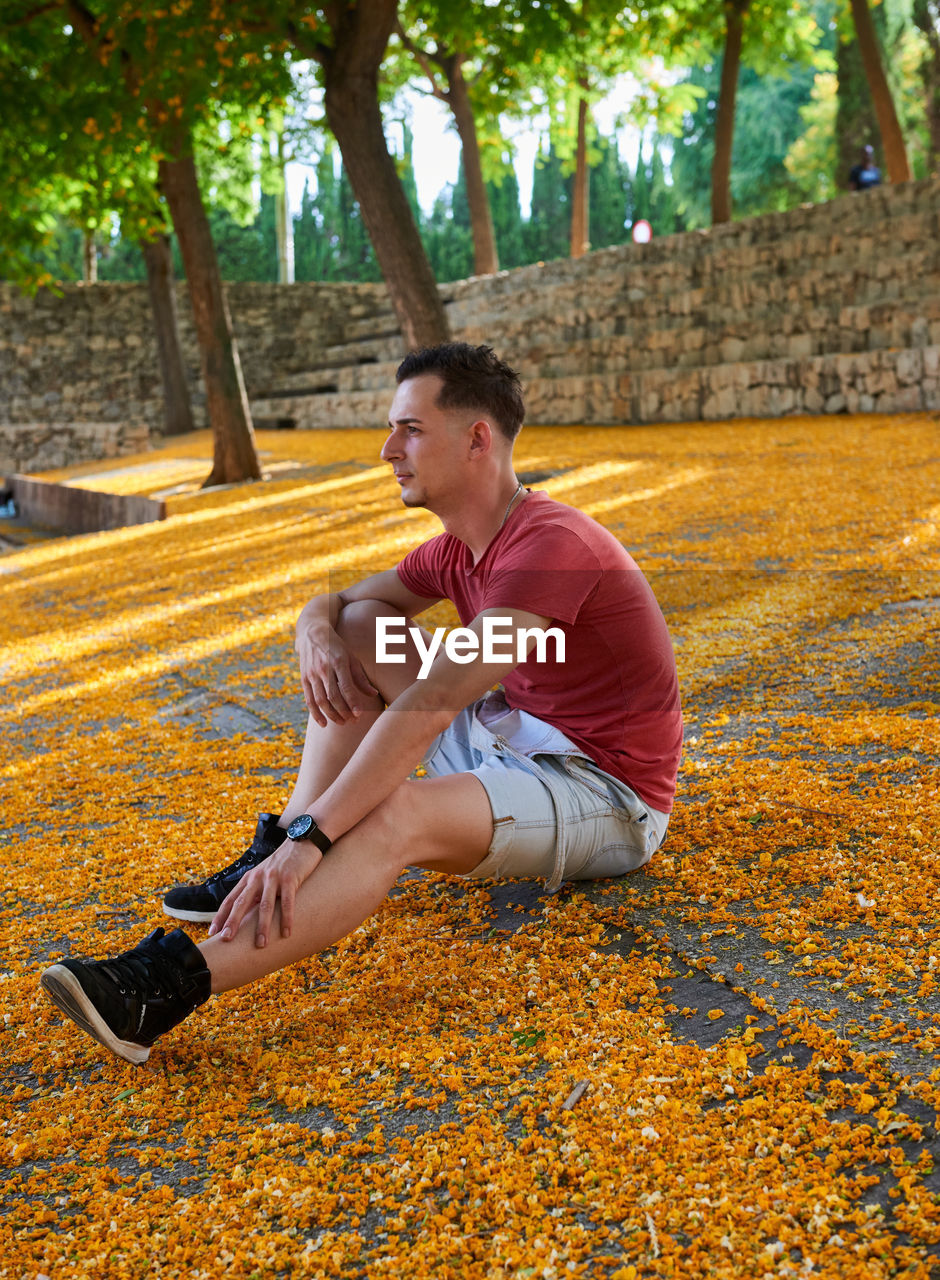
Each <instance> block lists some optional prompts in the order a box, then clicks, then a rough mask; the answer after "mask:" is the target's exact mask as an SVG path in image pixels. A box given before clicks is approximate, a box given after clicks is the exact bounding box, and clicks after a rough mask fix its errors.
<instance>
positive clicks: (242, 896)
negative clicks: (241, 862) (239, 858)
mask: <svg viewBox="0 0 940 1280" xmlns="http://www.w3.org/2000/svg"><path fill="white" fill-rule="evenodd" d="M253 874H254V873H253V872H252V873H249V875H247V876H245V878H244V879H243V880H242V881H241V882H240V883H239V884H237V885H236V886H235V888H234V889H233V890H232V892H231V893H230V894H229V895H228V897H227V898H226V899H225V902H224V903H223V904H222V905H223V906H225V905H226V904H227V903H231V905H230V906H229V907H228V916H227V917H226V918H225V920H224V921H223V923H222V927H221V929H217V932H218V933H219V934H220V936H221V937H222V939H223V941H225V942H228V940H229V939H230V938H234V937H235V935H236V933H238V930H239V929H240V928H241V923H242V921H243V920H244V918H245V916H246V915H247V913H248V910H249V908H250V907H251V905H252V903H253V902H255V901H257V890H256V889H255V887H254V881H253V878H252V877H253ZM214 923H215V922H214Z"/></svg>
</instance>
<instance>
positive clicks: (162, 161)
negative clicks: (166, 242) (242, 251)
mask: <svg viewBox="0 0 940 1280" xmlns="http://www.w3.org/2000/svg"><path fill="white" fill-rule="evenodd" d="M247 11H248V6H247V5H245V6H242V5H240V4H230V5H228V6H227V7H226V8H225V9H224V11H223V9H222V7H221V6H215V7H210V9H209V10H208V12H207V11H206V10H205V9H204V8H203V7H202V6H193V7H190V6H189V5H186V4H183V5H174V6H171V7H170V8H169V9H162V8H156V7H154V6H153V5H151V4H146V5H144V6H143V7H138V6H136V5H135V6H131V5H130V4H128V3H126V0H98V3H97V8H96V10H93V9H92V8H91V7H90V4H89V3H86V0H50V2H49V3H46V4H42V5H38V6H37V7H36V8H34V9H32V10H28V11H25V12H24V13H23V14H22V22H23V26H24V29H28V30H29V32H30V36H31V43H32V46H33V47H32V50H31V52H33V54H34V57H33V58H32V60H31V61H29V62H28V63H27V66H28V67H29V68H30V69H31V70H32V72H33V73H34V74H35V72H36V71H37V70H39V68H42V70H43V72H44V73H45V74H48V67H47V66H46V61H47V58H48V54H49V52H50V51H51V50H55V51H56V52H57V53H60V54H61V51H62V49H63V47H64V49H65V52H66V63H65V64H63V59H62V57H61V56H60V57H59V58H58V60H57V63H56V70H57V71H58V72H59V73H60V75H61V81H60V83H62V82H64V83H71V84H73V85H74V84H75V83H76V82H78V83H79V84H80V85H81V87H82V88H83V91H84V92H85V96H86V99H87V100H89V101H91V97H92V95H94V96H95V101H94V103H93V104H92V105H93V106H94V108H95V109H94V110H91V111H89V114H88V116H87V118H86V124H85V130H86V131H87V133H88V134H89V135H90V137H92V138H93V139H94V140H95V141H96V142H97V144H98V148H99V150H100V151H101V152H102V153H103V154H111V155H113V156H114V157H116V158H119V159H120V160H122V161H124V160H126V161H128V162H129V161H130V159H131V157H132V156H133V155H134V154H138V155H140V156H142V157H143V159H144V160H146V161H147V162H149V163H151V164H155V165H156V166H157V170H158V181H159V187H160V193H161V196H162V197H163V198H164V199H165V200H166V202H167V206H168V208H169V210H170V215H171V217H172V220H173V224H174V227H175V230H176V233H177V237H178V240H179V244H180V248H181V252H182V255H183V261H184V264H185V268H186V274H187V280H188V283H189V295H190V300H191V303H192V306H193V314H194V318H195V321H196V331H197V337H198V341H199V346H200V354H201V358H202V367H203V377H204V380H205V384H206V394H207V401H208V408H209V417H210V424H211V426H212V431H213V441H214V448H213V453H214V456H213V465H212V471H211V473H210V476H209V477H208V479H207V481H206V483H207V484H216V483H225V482H230V481H233V480H242V479H248V478H257V477H258V476H259V475H260V466H259V464H258V458H257V454H256V452H255V447H254V435H253V431H252V426H251V417H250V413H249V411H248V401H247V396H246V395H245V389H244V383H243V380H242V377H241V369H240V364H239V360H238V353H237V349H236V347H235V343H234V336H233V334H232V327H231V319H230V317H229V315H228V308H227V305H226V302H225V295H224V291H223V289H222V285H221V280H220V278H219V272H218V266H217V263H216V260H215V253H214V249H213V246H212V239H211V235H210V234H209V229H208V222H207V220H206V215H205V209H204V207H203V204H202V199H201V196H200V192H199V185H198V181H197V177H196V165H195V156H194V134H195V131H196V129H197V128H198V127H200V126H202V125H204V124H205V122H206V121H207V120H208V119H209V117H210V115H211V110H212V104H213V103H214V102H217V101H221V100H222V99H223V98H225V97H226V96H229V97H230V99H231V101H232V102H233V103H234V104H236V105H240V106H241V107H242V108H243V109H245V108H247V107H249V106H251V107H255V106H256V104H258V103H259V102H262V101H264V100H265V99H267V100H272V101H273V100H274V99H275V98H276V96H277V94H278V93H279V92H282V91H283V89H284V87H285V85H286V81H287V77H286V70H284V69H283V67H282V66H281V65H280V64H278V63H276V62H274V61H271V60H265V59H264V58H263V56H262V51H261V50H259V48H258V42H257V38H256V37H254V36H247V35H245V34H244V29H245V22H244V19H245V13H246V12H247ZM239 18H241V19H242V27H241V29H240V28H239V23H238V19H239ZM21 74H22V68H21ZM70 137H71V135H70V134H69V133H66V135H65V138H66V140H65V142H64V144H63V146H62V148H61V156H60V160H61V165H62V167H63V169H67V166H68V163H69V153H70Z"/></svg>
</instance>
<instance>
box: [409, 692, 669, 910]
mask: <svg viewBox="0 0 940 1280" xmlns="http://www.w3.org/2000/svg"><path fill="white" fill-rule="evenodd" d="M424 767H425V769H426V770H427V772H428V774H430V775H431V776H434V777H440V776H442V775H445V774H452V773H472V774H473V775H474V776H475V777H477V778H479V780H480V782H481V783H482V784H483V786H484V788H485V790H486V794H487V796H488V797H489V801H490V806H491V808H492V810H493V840H492V843H491V844H490V847H489V850H488V852H487V855H486V857H485V858H484V859H483V861H482V862H481V863H480V864H479V866H477V867H476V868H475V869H474V870H473V871H472V872H471V873H470V876H471V878H473V879H503V878H509V877H519V878H522V879H543V880H545V881H546V887H547V888H548V890H549V891H550V892H554V891H555V890H557V889H558V888H559V886H560V885H561V883H562V881H564V880H601V879H603V878H605V877H607V876H622V875H625V874H626V873H627V872H628V871H636V870H637V869H638V868H639V867H642V866H643V865H644V864H645V863H647V862H648V861H649V860H650V858H651V857H652V856H653V854H654V853H655V852H656V850H657V849H658V848H659V846H660V845H661V844H662V842H663V839H664V837H665V835H666V827H667V826H668V824H669V817H668V815H667V814H665V813H660V812H659V811H658V810H656V809H652V808H650V806H649V805H647V804H646V803H645V802H644V801H643V800H641V799H640V797H639V796H638V795H637V794H636V792H635V791H633V790H631V788H630V787H628V786H627V784H626V783H625V782H621V781H620V780H619V779H618V778H614V777H612V776H611V775H610V774H609V773H605V772H604V770H603V769H601V768H600V766H599V765H597V764H595V763H594V761H593V760H591V759H589V757H587V756H586V755H585V754H584V752H583V751H582V750H581V749H580V748H579V747H577V746H576V745H575V744H574V743H573V742H571V741H570V739H568V738H566V737H565V736H564V735H563V734H561V733H560V732H559V731H558V730H557V729H555V728H554V727H553V726H552V725H549V724H546V723H545V722H544V721H541V720H538V719H536V718H535V717H534V716H530V715H528V714H527V713H526V712H519V711H512V712H510V711H509V709H508V708H507V707H506V704H505V702H502V699H501V695H500V694H498V693H497V694H493V693H490V694H488V695H487V696H486V697H485V698H481V699H480V700H479V701H478V702H475V703H473V704H471V705H470V706H469V707H465V708H464V710H463V711H461V712H460V714H459V715H458V716H456V717H455V719H454V720H453V721H452V722H451V724H450V725H449V727H448V728H447V729H446V730H445V731H444V733H442V734H441V735H440V736H439V737H438V738H437V739H436V740H435V742H434V743H433V744H432V746H431V748H430V750H429V751H428V753H427V756H426V758H425V760H424Z"/></svg>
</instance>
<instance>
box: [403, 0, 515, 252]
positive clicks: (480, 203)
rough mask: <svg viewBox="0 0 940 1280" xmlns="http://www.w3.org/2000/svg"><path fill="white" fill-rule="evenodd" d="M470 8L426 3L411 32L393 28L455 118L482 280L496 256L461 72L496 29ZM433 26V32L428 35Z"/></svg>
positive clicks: (414, 14)
mask: <svg viewBox="0 0 940 1280" xmlns="http://www.w3.org/2000/svg"><path fill="white" fill-rule="evenodd" d="M474 9H475V7H474V6H472V5H462V6H459V7H456V8H455V7H454V6H452V5H449V6H448V7H447V11H446V16H445V15H444V14H442V12H441V7H440V5H439V4H434V3H430V2H429V0H425V2H424V3H420V4H417V5H413V6H412V8H411V10H410V11H409V15H408V20H409V28H406V26H405V25H404V24H403V23H402V22H401V21H398V22H397V23H396V30H397V33H398V37H399V39H400V40H401V42H402V44H403V45H404V47H405V48H406V49H407V50H408V52H409V53H410V54H411V55H412V56H413V57H414V59H415V61H416V62H417V63H418V65H419V66H420V68H421V70H422V71H423V72H424V74H425V75H426V77H427V79H428V83H429V84H430V86H431V92H432V94H433V95H434V97H436V98H437V99H438V100H439V101H441V102H444V103H446V104H447V106H448V107H449V108H450V110H451V112H452V114H453V117H454V123H455V125H456V127H457V134H458V136H459V138H460V163H461V168H462V176H463V185H464V190H465V191H466V198H467V205H468V208H469V210H470V231H471V235H472V237H473V256H474V270H475V272H476V274H477V275H481V276H484V275H492V273H493V272H494V271H498V270H499V255H498V252H497V248H496V234H495V232H494V229H493V216H492V212H491V210H490V203H489V199H488V196H487V191H486V183H485V180H484V177H483V162H482V159H481V156H480V143H479V139H478V137H477V127H476V119H475V116H474V110H473V104H472V101H471V85H470V83H468V81H467V78H466V76H465V74H464V69H465V67H466V66H467V64H468V60H469V54H468V47H469V48H472V47H473V46H474V45H475V44H477V43H478V42H479V38H480V34H481V32H483V31H487V30H493V29H494V27H493V25H489V26H486V27H481V25H480V22H479V18H480V16H481V15H480V14H479V13H477V12H475V11H474ZM442 24H443V25H444V26H445V27H446V29H447V36H446V38H442V37H441V35H440V34H439V33H440V27H441V25H442ZM433 28H436V31H437V34H436V35H434V36H430V32H431V29H433ZM429 37H430V38H429Z"/></svg>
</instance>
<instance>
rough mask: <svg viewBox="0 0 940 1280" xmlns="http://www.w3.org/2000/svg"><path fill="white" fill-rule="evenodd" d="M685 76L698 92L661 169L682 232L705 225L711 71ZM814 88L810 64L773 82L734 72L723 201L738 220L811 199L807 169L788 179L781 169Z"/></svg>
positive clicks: (714, 90) (786, 169) (714, 89)
mask: <svg viewBox="0 0 940 1280" xmlns="http://www.w3.org/2000/svg"><path fill="white" fill-rule="evenodd" d="M692 75H693V77H694V78H695V80H696V81H697V82H698V83H699V84H700V85H701V86H702V87H703V88H704V89H705V94H704V96H703V97H702V98H701V99H700V100H699V103H698V105H697V107H696V109H695V111H694V112H693V113H691V114H690V115H689V117H688V118H687V120H686V124H685V128H684V130H683V133H682V134H681V136H680V137H679V138H677V139H676V140H675V144H674V151H673V155H672V159H671V162H670V166H669V168H670V171H671V175H672V179H673V186H672V192H671V195H672V199H673V201H674V204H675V209H676V213H677V216H678V218H679V219H680V220H681V221H682V223H683V224H684V225H685V226H686V227H688V228H690V229H691V228H696V227H706V226H708V225H709V224H710V222H711V204H710V174H711V169H712V157H713V154H714V145H715V144H714V128H715V116H716V112H717V100H718V80H719V74H718V68H717V67H715V66H711V67H700V68H696V69H695V70H694V71H693V73H692ZM815 84H816V73H815V72H814V70H813V68H812V66H801V65H797V66H794V67H792V68H791V69H790V74H788V75H775V76H770V75H758V73H757V72H756V71H754V70H752V69H751V68H750V67H744V68H743V69H742V71H741V77H740V85H739V88H738V93H737V106H736V125H735V134H734V150H733V162H732V171H731V177H730V188H731V199H732V201H733V207H734V209H735V210H736V211H737V213H738V214H739V216H743V217H748V216H751V215H753V214H756V213H764V212H766V211H767V210H770V209H788V208H792V207H793V206H794V205H795V204H798V203H799V202H800V201H801V200H808V199H818V198H819V193H818V191H817V190H816V189H815V188H814V186H813V173H814V170H813V168H812V167H811V166H809V167H807V169H806V170H805V171H804V172H796V173H795V174H794V172H793V171H792V170H791V167H790V165H789V164H788V157H789V156H790V155H791V151H792V149H793V148H794V146H795V144H796V143H797V140H798V139H800V138H801V137H802V135H803V134H804V133H805V130H806V124H805V121H804V117H803V114H802V113H803V111H804V109H805V108H807V107H808V105H809V104H810V102H811V99H812V94H813V90H814V86H815ZM830 115H831V112H830ZM824 144H825V139H822V140H820V145H824ZM651 220H652V219H651ZM654 226H655V223H654ZM657 230H658V228H657Z"/></svg>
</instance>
